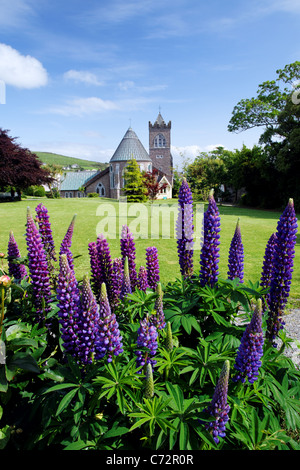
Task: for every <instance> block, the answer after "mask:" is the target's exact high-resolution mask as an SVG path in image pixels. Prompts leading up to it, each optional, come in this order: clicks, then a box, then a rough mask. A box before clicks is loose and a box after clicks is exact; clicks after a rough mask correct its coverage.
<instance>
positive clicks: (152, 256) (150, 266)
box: [146, 246, 160, 290]
mask: <svg viewBox="0 0 300 470" xmlns="http://www.w3.org/2000/svg"><path fill="white" fill-rule="evenodd" d="M146 267H147V279H148V285H149V287H150V289H153V290H155V289H156V287H157V284H158V283H159V281H160V275H159V263H158V253H157V248H156V247H155V246H150V247H148V248H146Z"/></svg>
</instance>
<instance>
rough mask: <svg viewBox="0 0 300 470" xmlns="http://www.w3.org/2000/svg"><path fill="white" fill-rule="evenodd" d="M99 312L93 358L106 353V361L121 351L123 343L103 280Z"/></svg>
mask: <svg viewBox="0 0 300 470" xmlns="http://www.w3.org/2000/svg"><path fill="white" fill-rule="evenodd" d="M99 313H100V316H99V327H98V336H97V340H96V343H95V359H101V358H103V357H104V356H105V355H106V356H107V362H112V360H113V356H118V355H119V354H121V353H122V352H123V344H122V336H121V333H120V330H119V325H118V322H117V320H116V315H115V314H114V313H112V312H111V308H110V304H109V300H108V296H107V291H106V285H105V283H104V282H103V283H102V285H101V294H100V311H99Z"/></svg>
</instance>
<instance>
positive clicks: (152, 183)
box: [143, 168, 168, 201]
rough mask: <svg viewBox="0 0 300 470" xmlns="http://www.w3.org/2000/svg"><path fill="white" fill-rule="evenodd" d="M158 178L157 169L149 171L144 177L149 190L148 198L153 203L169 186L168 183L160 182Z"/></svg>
mask: <svg viewBox="0 0 300 470" xmlns="http://www.w3.org/2000/svg"><path fill="white" fill-rule="evenodd" d="M158 176H159V173H158V170H156V169H155V168H154V169H153V170H152V171H147V173H144V175H143V183H144V185H145V186H146V189H147V196H148V197H149V199H150V200H151V201H154V199H156V198H157V195H158V193H159V192H160V191H162V190H163V189H165V188H166V187H167V186H168V183H162V182H161V181H158Z"/></svg>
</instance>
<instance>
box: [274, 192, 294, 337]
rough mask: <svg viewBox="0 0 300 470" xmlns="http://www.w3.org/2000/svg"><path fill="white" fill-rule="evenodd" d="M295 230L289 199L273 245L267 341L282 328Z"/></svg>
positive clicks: (288, 290) (291, 205)
mask: <svg viewBox="0 0 300 470" xmlns="http://www.w3.org/2000/svg"><path fill="white" fill-rule="evenodd" d="M297 228H298V224H297V218H296V213H295V208H294V201H293V199H289V202H288V204H287V206H286V208H285V210H284V211H283V213H282V215H281V217H280V219H279V221H278V224H277V232H276V236H277V243H276V245H275V252H274V261H273V272H272V278H271V283H270V297H269V314H268V319H267V332H266V338H267V339H268V340H269V341H273V340H275V338H276V336H277V335H278V332H279V330H280V329H282V328H283V326H284V322H283V321H282V313H283V309H284V307H285V305H286V303H287V299H288V297H289V293H290V285H291V281H292V273H293V265H294V256H295V244H296V239H297ZM274 345H275V343H274Z"/></svg>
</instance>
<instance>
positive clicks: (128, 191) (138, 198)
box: [123, 158, 147, 202]
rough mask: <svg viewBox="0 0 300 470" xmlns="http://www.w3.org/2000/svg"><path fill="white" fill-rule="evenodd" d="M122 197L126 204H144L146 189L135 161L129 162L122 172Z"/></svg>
mask: <svg viewBox="0 0 300 470" xmlns="http://www.w3.org/2000/svg"><path fill="white" fill-rule="evenodd" d="M124 180H125V182H124V189H123V192H124V195H125V196H126V197H127V201H128V202H145V201H146V200H147V196H146V192H147V189H146V188H145V186H144V183H143V175H142V173H141V171H140V168H139V165H138V163H137V161H136V160H135V159H134V158H132V159H131V160H129V162H128V163H127V165H126V167H125V171H124Z"/></svg>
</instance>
